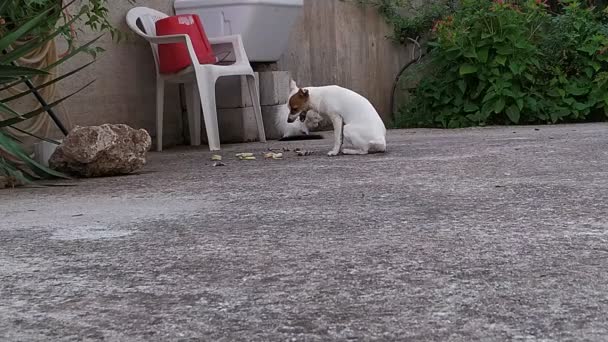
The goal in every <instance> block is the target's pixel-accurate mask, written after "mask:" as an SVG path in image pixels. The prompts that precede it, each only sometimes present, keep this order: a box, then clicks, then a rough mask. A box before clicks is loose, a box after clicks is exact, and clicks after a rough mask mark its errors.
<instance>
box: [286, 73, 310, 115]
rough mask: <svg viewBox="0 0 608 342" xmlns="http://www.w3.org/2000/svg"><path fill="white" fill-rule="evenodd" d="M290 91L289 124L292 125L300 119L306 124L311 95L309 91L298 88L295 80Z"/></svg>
mask: <svg viewBox="0 0 608 342" xmlns="http://www.w3.org/2000/svg"><path fill="white" fill-rule="evenodd" d="M290 90H291V91H290V96H289V103H288V105H289V116H287V122H289V123H292V122H294V121H296V119H298V118H299V119H300V121H302V122H304V120H306V112H308V111H309V110H310V94H309V92H308V90H307V89H302V88H298V86H297V85H296V82H294V81H293V80H292V81H291V89H290Z"/></svg>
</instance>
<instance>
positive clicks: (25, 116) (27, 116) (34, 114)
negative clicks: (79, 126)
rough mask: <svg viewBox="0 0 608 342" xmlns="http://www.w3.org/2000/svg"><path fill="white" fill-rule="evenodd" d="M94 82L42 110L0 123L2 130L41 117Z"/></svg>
mask: <svg viewBox="0 0 608 342" xmlns="http://www.w3.org/2000/svg"><path fill="white" fill-rule="evenodd" d="M93 82H95V81H91V82H89V83H87V84H86V85H85V86H84V87H82V88H80V89H78V90H76V91H75V92H73V93H71V94H70V95H68V96H65V97H63V98H61V99H59V100H57V101H55V102H53V103H50V104H48V105H47V106H44V107H42V108H39V109H36V110H33V111H31V112H29V113H26V114H23V115H22V116H21V118H11V119H6V120H2V121H0V128H1V127H7V126H12V125H15V124H18V123H19V122H21V121H25V120H27V119H31V118H33V117H35V116H36V115H40V114H41V113H44V112H46V111H47V110H49V109H51V108H53V107H55V106H56V105H58V104H60V103H61V102H63V101H65V100H67V99H69V98H70V97H72V96H74V95H76V94H78V93H79V92H81V91H82V90H83V89H85V88H86V87H88V86H90V85H91V84H93Z"/></svg>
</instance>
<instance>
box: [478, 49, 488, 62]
mask: <svg viewBox="0 0 608 342" xmlns="http://www.w3.org/2000/svg"><path fill="white" fill-rule="evenodd" d="M489 52H490V48H488V47H487V46H486V47H483V48H481V49H479V50H478V51H477V58H478V59H479V61H480V62H482V63H487V62H488V54H489Z"/></svg>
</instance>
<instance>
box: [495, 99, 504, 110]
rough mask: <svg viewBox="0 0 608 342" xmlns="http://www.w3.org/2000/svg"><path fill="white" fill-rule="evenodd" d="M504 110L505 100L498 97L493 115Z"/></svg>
mask: <svg viewBox="0 0 608 342" xmlns="http://www.w3.org/2000/svg"><path fill="white" fill-rule="evenodd" d="M504 109H505V99H504V98H502V97H499V98H498V100H497V101H496V103H495V104H494V113H496V114H498V113H501V112H502V111H503V110H504Z"/></svg>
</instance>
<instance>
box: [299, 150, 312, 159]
mask: <svg viewBox="0 0 608 342" xmlns="http://www.w3.org/2000/svg"><path fill="white" fill-rule="evenodd" d="M296 153H297V154H298V157H306V156H310V155H311V154H313V153H314V152H313V151H303V150H299V151H296Z"/></svg>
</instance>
